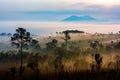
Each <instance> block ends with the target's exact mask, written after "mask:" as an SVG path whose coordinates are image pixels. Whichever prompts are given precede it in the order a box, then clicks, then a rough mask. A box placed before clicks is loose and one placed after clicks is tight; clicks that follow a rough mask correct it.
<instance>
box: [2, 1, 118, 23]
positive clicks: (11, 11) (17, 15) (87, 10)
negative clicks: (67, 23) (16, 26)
mask: <svg viewBox="0 0 120 80" xmlns="http://www.w3.org/2000/svg"><path fill="white" fill-rule="evenodd" d="M119 9H120V0H0V21H61V20H63V19H65V18H66V17H69V16H72V15H76V16H86V15H87V16H92V17H94V18H96V19H98V20H112V21H119V20H120V10H119Z"/></svg>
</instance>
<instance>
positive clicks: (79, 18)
mask: <svg viewBox="0 0 120 80" xmlns="http://www.w3.org/2000/svg"><path fill="white" fill-rule="evenodd" d="M62 21H97V20H96V19H95V18H93V17H91V16H70V17H67V18H65V19H64V20H62Z"/></svg>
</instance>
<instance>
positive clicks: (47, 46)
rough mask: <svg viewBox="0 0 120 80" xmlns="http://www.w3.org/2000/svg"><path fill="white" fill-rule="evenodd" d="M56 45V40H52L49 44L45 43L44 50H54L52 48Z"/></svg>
mask: <svg viewBox="0 0 120 80" xmlns="http://www.w3.org/2000/svg"><path fill="white" fill-rule="evenodd" d="M57 43H58V41H57V40H56V39H52V41H51V42H48V43H46V48H47V49H48V50H50V49H54V48H56V47H57Z"/></svg>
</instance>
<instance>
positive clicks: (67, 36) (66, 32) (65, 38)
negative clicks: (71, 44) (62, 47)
mask: <svg viewBox="0 0 120 80" xmlns="http://www.w3.org/2000/svg"><path fill="white" fill-rule="evenodd" d="M64 34H65V37H64V38H63V39H64V40H65V44H66V51H67V43H68V40H69V39H70V35H69V32H68V31H65V32H64Z"/></svg>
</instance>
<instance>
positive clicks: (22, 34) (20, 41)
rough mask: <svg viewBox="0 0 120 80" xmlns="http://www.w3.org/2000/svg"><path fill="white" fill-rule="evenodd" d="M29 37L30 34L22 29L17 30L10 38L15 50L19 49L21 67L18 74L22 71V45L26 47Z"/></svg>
mask: <svg viewBox="0 0 120 80" xmlns="http://www.w3.org/2000/svg"><path fill="white" fill-rule="evenodd" d="M31 39H32V38H31V36H30V32H27V31H26V29H24V28H18V29H16V33H14V34H13V36H12V37H11V41H12V44H13V45H16V46H17V48H19V51H20V54H21V66H20V72H21V71H23V69H22V68H23V57H22V55H23V47H24V45H27V44H28V43H29V42H31Z"/></svg>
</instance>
